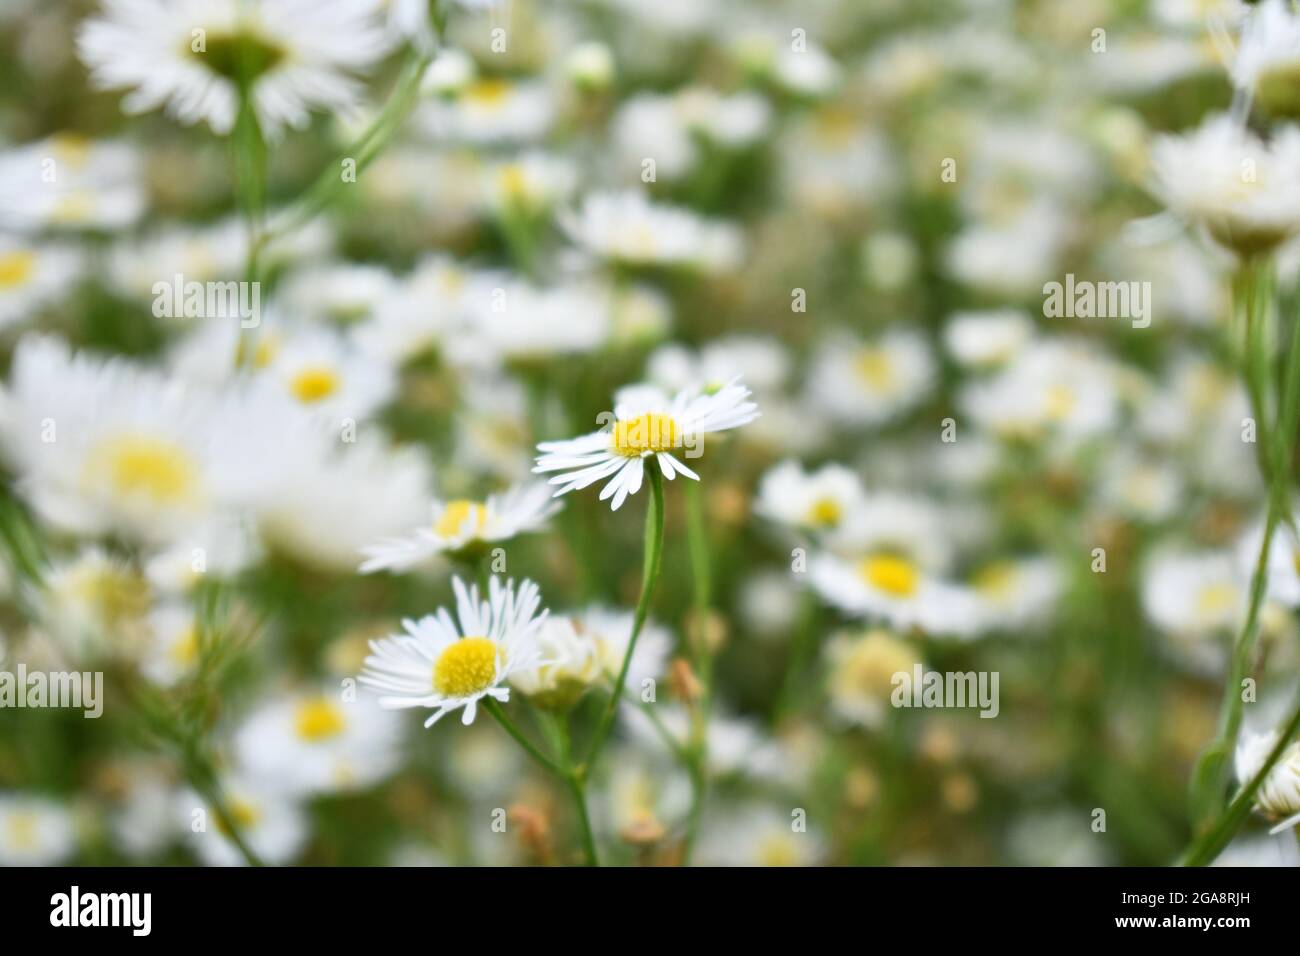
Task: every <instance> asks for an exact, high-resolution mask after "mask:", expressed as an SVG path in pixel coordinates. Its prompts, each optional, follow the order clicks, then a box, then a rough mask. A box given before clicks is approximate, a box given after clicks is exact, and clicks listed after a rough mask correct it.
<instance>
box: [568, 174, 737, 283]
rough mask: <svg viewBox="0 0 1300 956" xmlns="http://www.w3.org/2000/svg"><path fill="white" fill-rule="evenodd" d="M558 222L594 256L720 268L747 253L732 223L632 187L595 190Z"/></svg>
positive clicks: (645, 263) (646, 263) (647, 263)
mask: <svg viewBox="0 0 1300 956" xmlns="http://www.w3.org/2000/svg"><path fill="white" fill-rule="evenodd" d="M560 225H561V226H563V227H564V230H565V232H567V233H568V235H569V238H570V239H572V240H573V242H574V243H575V244H577V245H578V246H579V247H580V248H582V249H583V250H585V251H586V252H588V253H590V254H591V255H593V256H595V257H597V258H601V259H609V260H612V261H614V262H621V263H625V264H628V265H638V266H682V267H687V268H692V269H701V270H704V271H706V272H710V271H721V270H726V269H730V268H733V267H735V266H736V265H738V264H739V263H740V259H741V254H742V252H743V242H742V239H741V235H740V231H739V230H738V229H737V228H736V227H735V226H733V225H731V224H730V223H724V222H716V221H713V220H709V219H704V218H701V217H700V216H699V215H698V214H697V213H695V212H693V211H692V210H689V209H686V208H684V207H680V206H670V205H666V204H662V203H655V202H651V201H650V200H649V199H647V198H646V197H645V195H644V194H642V193H640V192H636V191H631V190H629V191H625V192H617V193H591V194H589V195H588V196H586V197H585V198H584V199H583V202H582V206H581V207H580V208H579V209H578V210H577V211H576V212H569V213H566V214H564V215H562V216H561V217H560Z"/></svg>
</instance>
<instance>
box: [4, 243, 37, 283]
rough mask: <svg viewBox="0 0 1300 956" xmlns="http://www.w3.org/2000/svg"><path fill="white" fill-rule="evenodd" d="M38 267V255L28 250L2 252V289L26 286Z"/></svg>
mask: <svg viewBox="0 0 1300 956" xmlns="http://www.w3.org/2000/svg"><path fill="white" fill-rule="evenodd" d="M35 267H36V253H34V252H31V251H29V250H27V249H20V250H18V251H17V252H0V289H16V288H18V287H19V286H21V285H24V284H25V283H26V282H27V280H28V279H29V278H31V275H32V272H33V271H34V270H35Z"/></svg>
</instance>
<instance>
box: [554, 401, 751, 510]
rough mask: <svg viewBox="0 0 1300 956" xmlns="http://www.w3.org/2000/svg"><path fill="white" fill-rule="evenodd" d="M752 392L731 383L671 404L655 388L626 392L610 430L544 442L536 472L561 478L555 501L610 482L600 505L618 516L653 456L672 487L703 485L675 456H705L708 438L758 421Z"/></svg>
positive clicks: (556, 480)
mask: <svg viewBox="0 0 1300 956" xmlns="http://www.w3.org/2000/svg"><path fill="white" fill-rule="evenodd" d="M749 395H750V392H749V389H747V388H746V387H745V386H744V385H742V384H740V380H739V379H733V380H732V381H731V382H728V383H727V384H726V385H725V386H723V387H722V388H720V389H718V390H717V391H716V392H712V393H707V394H706V393H701V392H700V391H699V390H698V389H687V390H684V391H681V392H678V393H677V394H676V395H675V396H674V397H672V398H669V397H668V396H667V395H666V394H664V393H663V392H661V391H660V390H659V389H657V388H653V387H649V386H647V387H639V388H635V389H628V390H625V392H624V398H623V400H622V401H619V402H618V403H617V404H616V405H615V407H614V421H613V424H612V426H611V427H610V428H608V429H605V430H601V431H597V432H592V433H591V434H589V435H583V436H582V437H581V438H573V439H570V440H568V441H556V442H542V443H541V444H539V445H538V446H537V447H538V449H539V450H540V451H541V452H542V454H541V455H539V456H538V458H537V466H536V467H535V468H534V469H533V471H534V472H537V473H539V474H544V473H547V472H553V471H554V472H563V474H558V475H556V476H554V477H553V478H551V479H550V483H551V484H553V485H559V486H560V487H559V490H558V491H556V493H555V495H556V497H559V496H560V495H563V494H566V493H568V492H570V491H575V490H577V489H580V488H586V487H587V486H588V485H591V484H594V483H596V482H598V481H603V480H604V479H606V478H608V479H609V481H608V482H606V484H605V487H604V488H603V489H602V490H601V493H600V500H601V501H604V500H606V499H607V498H612V499H613V501H612V502H611V503H610V507H611V508H612V509H613V510H614V511H617V510H618V509H619V507H620V506H621V505H622V504H623V502H624V500H625V499H626V498H627V496H628V495H632V494H636V492H637V490H638V489H640V487H641V481H642V479H643V478H644V477H645V468H646V459H647V458H649V457H650V456H652V455H653V456H654V458H655V460H656V461H657V463H658V465H659V470H660V471H661V472H662V473H663V476H664V477H665V478H667V479H668V480H669V481H671V480H672V479H673V478H675V477H676V476H677V475H679V474H681V475H685V476H686V477H687V478H693V479H695V480H696V481H699V479H700V476H699V475H697V474H696V473H695V472H693V471H691V469H689V468H687V467H686V466H685V465H683V464H682V463H681V461H679V460H678V459H677V458H676V457H674V456H673V454H672V452H673V451H674V450H676V449H683V450H684V451H683V454H684V455H685V457H687V458H698V457H699V456H700V455H702V454H703V453H704V435H705V434H707V433H709V432H720V431H726V430H727V429H731V428H739V427H740V426H741V425H745V424H747V423H749V422H752V421H753V420H754V419H755V418H757V417H758V414H759V412H758V406H757V405H755V404H754V403H753V402H751V401H749Z"/></svg>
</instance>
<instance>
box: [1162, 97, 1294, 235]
mask: <svg viewBox="0 0 1300 956" xmlns="http://www.w3.org/2000/svg"><path fill="white" fill-rule="evenodd" d="M1151 163H1152V174H1153V185H1152V189H1153V191H1154V192H1155V194H1156V195H1157V196H1158V197H1159V198H1160V199H1161V200H1163V201H1164V203H1165V204H1166V205H1167V206H1169V208H1170V210H1171V211H1172V212H1173V213H1174V214H1176V215H1178V216H1180V217H1182V218H1184V219H1186V220H1188V221H1190V222H1192V223H1193V224H1196V225H1201V226H1204V227H1205V228H1206V229H1207V230H1208V231H1209V233H1210V235H1212V236H1213V237H1214V238H1215V239H1216V240H1218V241H1219V242H1220V243H1221V244H1223V245H1224V246H1227V247H1228V248H1229V249H1232V250H1234V251H1235V252H1238V253H1241V254H1243V255H1250V254H1253V253H1257V252H1265V251H1268V250H1271V249H1273V248H1275V247H1276V246H1278V245H1279V244H1280V243H1282V242H1284V241H1285V240H1287V239H1289V238H1290V237H1292V236H1294V235H1295V234H1296V231H1297V230H1300V172H1297V170H1300V129H1296V128H1295V127H1283V128H1280V129H1278V130H1277V131H1276V132H1275V134H1274V135H1273V137H1272V138H1271V139H1270V140H1269V141H1268V142H1267V143H1266V142H1264V141H1263V140H1262V139H1260V138H1259V137H1258V136H1256V135H1255V134H1254V133H1252V132H1250V131H1249V130H1247V129H1245V128H1244V127H1243V126H1242V125H1241V124H1240V123H1237V122H1235V121H1234V120H1232V119H1231V118H1229V117H1227V116H1212V117H1210V118H1209V119H1207V120H1206V121H1205V122H1204V123H1203V124H1202V125H1201V126H1200V127H1199V128H1197V129H1196V130H1194V131H1192V132H1191V133H1188V134H1186V135H1182V136H1163V137H1161V138H1159V139H1158V140H1157V141H1156V143H1155V145H1154V146H1153V147H1152V149H1151Z"/></svg>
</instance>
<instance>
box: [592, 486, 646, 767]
mask: <svg viewBox="0 0 1300 956" xmlns="http://www.w3.org/2000/svg"><path fill="white" fill-rule="evenodd" d="M646 471H648V472H649V473H650V503H649V505H647V506H646V512H645V549H644V556H643V560H642V565H641V597H640V598H639V599H638V600H637V602H636V613H635V615H634V617H633V619H632V636H631V637H630V638H629V639H628V642H627V652H626V653H624V655H623V665H622V666H621V667H620V668H619V670H618V679H617V680H616V681H615V682H614V690H613V692H612V693H611V694H610V695H609V703H608V704H607V705H606V706H605V712H604V715H603V716H602V717H601V719H600V723H599V724H597V726H596V734H595V736H594V737H592V739H591V744H590V746H589V747H588V748H587V759H586V760H585V761H584V763H585V767H584V768H583V771H584V772H586V773H589V772H590V771H591V769H592V768H593V767H595V765H596V759H597V758H598V757H599V756H600V751H601V748H602V747H603V746H604V745H605V739H606V738H607V737H608V736H609V731H610V729H611V728H612V727H613V725H614V715H615V714H616V713H617V712H618V705H619V701H620V700H622V698H623V687H624V685H625V684H626V683H627V672H628V668H629V667H631V665H632V653H633V652H634V651H635V650H636V642H637V638H639V637H640V636H641V628H642V627H643V626H644V625H645V619H646V615H647V614H648V613H649V612H650V600H651V598H652V597H653V596H654V590H655V584H656V582H657V581H658V580H659V563H660V561H661V559H662V558H663V551H664V485H663V476H662V475H661V474H660V473H659V465H658V463H657V462H650V463H649V464H647V465H646Z"/></svg>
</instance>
